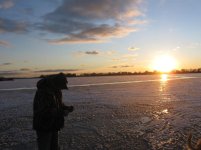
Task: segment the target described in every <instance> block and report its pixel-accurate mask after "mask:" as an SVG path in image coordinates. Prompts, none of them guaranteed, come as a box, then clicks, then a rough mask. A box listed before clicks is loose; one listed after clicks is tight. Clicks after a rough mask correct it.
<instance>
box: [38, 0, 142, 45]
mask: <svg viewBox="0 0 201 150" xmlns="http://www.w3.org/2000/svg"><path fill="white" fill-rule="evenodd" d="M141 2H142V0H124V1H122V0H115V1H113V0H93V1H91V0H84V1H83V0H76V1H72V0H63V3H62V4H61V5H60V6H59V7H58V8H57V9H55V10H54V11H53V12H51V13H49V14H47V15H45V16H44V22H42V23H40V24H38V25H37V26H38V28H39V29H40V30H43V31H47V32H50V33H57V34H61V35H64V36H65V37H63V38H57V39H53V40H48V41H49V42H50V43H54V44H65V43H89V42H90V43H94V42H104V41H106V40H108V39H110V38H114V37H115V38H119V37H123V36H126V35H128V34H129V33H131V32H134V31H137V30H138V29H137V28H136V27H135V26H132V25H134V24H140V23H143V20H142V21H139V20H137V19H136V18H137V17H139V16H142V15H143V13H142V12H141V11H140V7H139V6H140V4H141ZM135 20H136V21H135ZM129 21H130V22H129ZM131 22H132V23H131Z"/></svg>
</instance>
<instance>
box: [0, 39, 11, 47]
mask: <svg viewBox="0 0 201 150" xmlns="http://www.w3.org/2000/svg"><path fill="white" fill-rule="evenodd" d="M0 46H3V47H9V46H11V44H10V43H9V42H7V41H3V40H0Z"/></svg>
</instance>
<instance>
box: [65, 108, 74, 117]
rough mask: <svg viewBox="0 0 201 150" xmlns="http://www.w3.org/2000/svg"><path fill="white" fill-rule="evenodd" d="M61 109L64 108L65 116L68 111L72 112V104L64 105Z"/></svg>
mask: <svg viewBox="0 0 201 150" xmlns="http://www.w3.org/2000/svg"><path fill="white" fill-rule="evenodd" d="M63 109H64V116H67V115H68V113H70V112H73V110H74V107H73V106H65V107H64V108H63Z"/></svg>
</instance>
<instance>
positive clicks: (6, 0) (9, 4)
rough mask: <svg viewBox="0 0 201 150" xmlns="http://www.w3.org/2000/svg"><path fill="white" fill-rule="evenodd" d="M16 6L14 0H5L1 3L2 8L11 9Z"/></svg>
mask: <svg viewBox="0 0 201 150" xmlns="http://www.w3.org/2000/svg"><path fill="white" fill-rule="evenodd" d="M13 6H14V3H13V1H12V0H4V1H3V2H1V3H0V9H9V8H11V7H13Z"/></svg>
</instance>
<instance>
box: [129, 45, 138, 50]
mask: <svg viewBox="0 0 201 150" xmlns="http://www.w3.org/2000/svg"><path fill="white" fill-rule="evenodd" d="M128 50H129V51H137V50H139V48H137V47H133V46H131V47H129V48H128Z"/></svg>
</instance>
